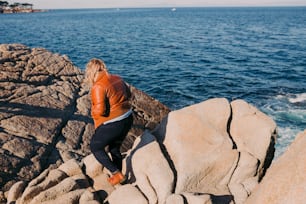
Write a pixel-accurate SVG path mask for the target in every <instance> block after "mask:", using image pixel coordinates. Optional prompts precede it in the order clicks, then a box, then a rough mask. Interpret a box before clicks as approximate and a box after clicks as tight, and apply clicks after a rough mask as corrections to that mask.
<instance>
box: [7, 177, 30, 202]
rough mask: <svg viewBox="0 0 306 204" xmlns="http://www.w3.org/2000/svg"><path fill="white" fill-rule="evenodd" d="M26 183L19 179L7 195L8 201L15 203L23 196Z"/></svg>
mask: <svg viewBox="0 0 306 204" xmlns="http://www.w3.org/2000/svg"><path fill="white" fill-rule="evenodd" d="M25 186H26V183H25V182H24V181H19V182H17V183H15V184H14V185H13V186H12V187H11V189H10V191H9V193H8V196H7V203H14V202H16V200H17V199H18V198H20V197H21V196H22V193H23V191H24V189H25Z"/></svg>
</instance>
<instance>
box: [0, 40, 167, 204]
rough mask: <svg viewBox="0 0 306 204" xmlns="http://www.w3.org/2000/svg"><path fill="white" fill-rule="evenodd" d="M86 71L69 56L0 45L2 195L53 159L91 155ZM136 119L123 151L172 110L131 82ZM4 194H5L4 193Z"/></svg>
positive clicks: (48, 164)
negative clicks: (84, 83)
mask: <svg viewBox="0 0 306 204" xmlns="http://www.w3.org/2000/svg"><path fill="white" fill-rule="evenodd" d="M82 80H83V73H82V72H81V71H80V69H79V68H77V67H75V66H74V65H73V64H72V63H71V61H70V60H69V59H68V57H67V56H60V55H58V54H54V53H51V52H49V51H47V50H45V49H43V48H33V49H31V48H29V47H26V46H24V45H20V44H2V45H0V197H1V195H2V197H3V192H5V191H7V190H8V189H9V188H10V187H11V186H12V184H13V183H15V182H17V181H20V180H22V181H30V180H32V179H33V178H34V177H36V176H38V175H39V174H40V173H41V172H42V171H44V170H45V169H48V168H49V167H51V166H52V165H54V167H57V166H59V165H61V164H62V163H63V162H66V161H68V160H70V159H76V160H78V161H80V160H81V159H82V158H84V157H85V156H87V155H88V154H89V153H90V151H89V140H90V137H91V135H92V134H93V130H94V128H93V122H92V119H91V118H90V115H89V114H90V97H89V96H88V89H87V88H86V87H85V86H83V84H82ZM131 89H132V94H133V100H132V103H133V110H134V125H133V128H132V129H131V131H130V132H129V135H128V137H127V138H126V140H125V141H124V144H123V147H122V151H123V152H125V151H126V150H127V149H130V148H131V146H132V144H133V141H134V140H135V138H136V137H137V136H140V135H141V134H142V132H143V131H144V130H145V129H153V128H154V127H155V126H156V125H157V124H158V123H159V122H160V121H161V119H162V118H163V117H164V116H165V115H166V114H167V113H168V112H169V111H170V110H169V109H168V108H167V107H165V106H164V105H162V104H161V103H159V102H158V101H157V100H155V99H153V98H152V97H150V96H148V95H147V94H145V93H143V92H142V91H140V90H138V89H136V88H135V87H132V86H131ZM0 200H1V199H0Z"/></svg>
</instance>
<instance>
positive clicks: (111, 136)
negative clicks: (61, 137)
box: [90, 114, 133, 173]
mask: <svg viewBox="0 0 306 204" xmlns="http://www.w3.org/2000/svg"><path fill="white" fill-rule="evenodd" d="M132 124H133V115H132V114H131V115H130V116H129V117H127V118H125V119H123V120H121V121H117V122H113V123H108V124H106V125H100V126H99V127H98V128H97V129H96V130H95V133H94V135H93V136H92V138H91V141H90V149H91V152H92V153H93V155H94V156H95V158H96V159H97V160H98V161H99V162H100V163H101V164H102V165H103V166H104V167H105V168H107V169H108V170H109V171H110V172H112V173H114V172H116V171H118V170H119V171H121V170H122V155H121V153H120V147H121V144H122V142H123V140H124V138H125V137H126V135H127V133H128V132H129V130H130V129H131V126H132ZM107 146H109V152H110V154H111V158H110V157H109V155H108V154H107V152H106V151H105V147H107Z"/></svg>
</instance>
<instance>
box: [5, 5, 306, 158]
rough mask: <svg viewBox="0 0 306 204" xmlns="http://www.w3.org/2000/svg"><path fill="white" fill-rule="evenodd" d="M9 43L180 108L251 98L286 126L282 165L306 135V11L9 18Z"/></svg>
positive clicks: (57, 13) (53, 13) (65, 13)
mask: <svg viewBox="0 0 306 204" xmlns="http://www.w3.org/2000/svg"><path fill="white" fill-rule="evenodd" d="M0 43H1V44H2V43H22V44H25V45H27V46H29V47H43V48H46V49H48V50H50V51H52V52H56V53H59V54H61V55H67V56H68V57H69V58H70V59H71V60H72V62H73V63H74V64H75V65H76V66H78V67H80V68H81V69H84V68H85V66H86V63H87V62H88V60H90V59H91V58H94V57H95V58H101V59H103V60H104V61H105V62H106V64H107V66H108V68H109V70H110V72H112V73H115V74H119V75H121V76H122V77H123V78H124V79H125V80H126V81H127V82H128V83H130V84H132V85H134V86H135V87H137V88H139V89H141V90H143V91H145V92H146V93H148V94H149V95H151V96H152V97H154V98H156V99H158V100H159V101H161V102H162V103H163V104H165V105H167V106H168V107H170V108H171V109H172V110H176V109H180V108H183V107H185V106H188V105H191V104H195V103H199V102H201V101H204V100H207V99H210V98H215V97H225V98H227V99H228V100H229V101H232V100H235V99H243V100H245V101H247V102H248V103H250V104H252V105H254V106H255V107H257V108H258V109H260V110H261V111H262V112H264V113H266V114H267V115H269V116H270V117H272V118H273V119H274V120H275V122H276V123H277V125H278V139H277V144H276V155H275V156H276V158H277V157H279V156H280V155H281V154H282V153H283V152H284V151H285V149H286V148H287V147H288V145H289V144H290V143H291V142H292V140H293V139H294V138H295V136H296V134H297V133H298V132H300V131H303V130H304V129H306V109H305V107H306V7H258V8H246V7H245V8H234V7H233V8H176V10H175V11H173V10H172V9H171V8H135V9H132V8H129V9H127V8H125V9H120V8H118V9H77V10H49V11H48V12H43V13H30V14H21V13H20V14H1V15H0Z"/></svg>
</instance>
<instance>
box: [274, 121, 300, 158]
mask: <svg viewBox="0 0 306 204" xmlns="http://www.w3.org/2000/svg"><path fill="white" fill-rule="evenodd" d="M300 131H301V130H298V129H296V128H290V127H284V128H282V127H278V138H277V139H276V145H275V155H274V159H277V158H278V157H280V156H281V155H282V154H283V153H284V152H285V151H286V149H287V148H288V146H289V145H290V144H291V143H292V141H293V140H294V138H295V137H296V135H297V134H298V132H300Z"/></svg>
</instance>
